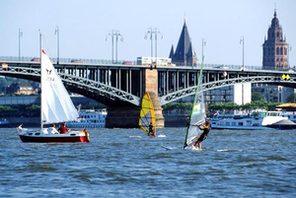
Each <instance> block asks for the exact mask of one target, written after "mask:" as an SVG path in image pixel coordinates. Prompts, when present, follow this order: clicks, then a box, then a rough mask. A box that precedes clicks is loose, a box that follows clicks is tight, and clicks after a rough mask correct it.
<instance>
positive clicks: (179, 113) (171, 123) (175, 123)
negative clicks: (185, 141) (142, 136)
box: [0, 109, 189, 128]
mask: <svg viewBox="0 0 296 198" xmlns="http://www.w3.org/2000/svg"><path fill="white" fill-rule="evenodd" d="M163 115H164V120H165V121H164V126H165V127H185V126H186V123H187V118H188V117H189V112H187V111H184V110H179V109H177V110H170V111H164V114H163ZM5 119H7V120H8V124H5V125H0V128H4V127H9V128H14V127H17V126H19V125H20V124H23V126H24V127H39V126H40V117H39V116H26V117H24V116H18V117H16V116H15V114H14V116H12V115H10V116H9V117H5Z"/></svg>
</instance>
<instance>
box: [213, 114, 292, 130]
mask: <svg viewBox="0 0 296 198" xmlns="http://www.w3.org/2000/svg"><path fill="white" fill-rule="evenodd" d="M289 123H290V127H292V128H293V123H291V122H289V119H288V118H287V117H284V116H283V115H282V113H281V112H280V111H253V112H252V113H250V114H236V115H235V114H222V115H219V114H217V115H215V116H213V117H212V118H211V127H212V128H213V129H239V130H263V129H268V128H278V129H280V128H281V125H283V124H285V126H286V127H289V126H288V125H289Z"/></svg>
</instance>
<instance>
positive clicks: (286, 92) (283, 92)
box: [252, 11, 294, 102]
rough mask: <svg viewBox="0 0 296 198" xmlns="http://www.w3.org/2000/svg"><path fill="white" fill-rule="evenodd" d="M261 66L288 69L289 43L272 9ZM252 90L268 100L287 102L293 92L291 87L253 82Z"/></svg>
mask: <svg viewBox="0 0 296 198" xmlns="http://www.w3.org/2000/svg"><path fill="white" fill-rule="evenodd" d="M262 47H263V60H262V68H263V69H267V70H288V69H289V51H288V50H289V45H288V43H287V42H286V38H285V37H284V36H283V29H282V27H281V25H280V23H279V19H278V18H277V13H276V11H274V17H273V19H272V20H271V25H270V26H269V28H268V31H267V39H266V37H265V39H264V43H263V46H262ZM252 91H253V92H257V93H260V94H261V95H262V96H264V98H265V99H266V100H267V101H269V102H287V99H288V97H289V96H291V95H292V94H293V93H294V89H293V88H289V87H282V86H271V85H262V84H254V85H253V88H252Z"/></svg>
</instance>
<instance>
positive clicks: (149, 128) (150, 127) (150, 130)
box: [148, 122, 155, 137]
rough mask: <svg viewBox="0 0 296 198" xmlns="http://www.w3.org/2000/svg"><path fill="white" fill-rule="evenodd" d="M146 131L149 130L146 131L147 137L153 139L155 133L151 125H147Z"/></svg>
mask: <svg viewBox="0 0 296 198" xmlns="http://www.w3.org/2000/svg"><path fill="white" fill-rule="evenodd" d="M148 130H149V131H148V136H152V137H155V132H154V130H153V125H152V123H151V122H150V123H149V126H148Z"/></svg>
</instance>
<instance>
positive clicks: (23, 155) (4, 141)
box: [0, 128, 296, 198]
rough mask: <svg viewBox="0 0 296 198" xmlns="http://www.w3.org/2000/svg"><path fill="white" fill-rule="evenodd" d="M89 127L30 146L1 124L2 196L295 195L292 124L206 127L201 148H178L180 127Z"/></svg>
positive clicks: (294, 133) (181, 137) (295, 139)
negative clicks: (85, 133) (62, 139)
mask: <svg viewBox="0 0 296 198" xmlns="http://www.w3.org/2000/svg"><path fill="white" fill-rule="evenodd" d="M89 132H90V136H91V142H90V143H67V144H61V143H60V144H56V143H51V144H36V143H35V144H34V143H22V142H21V141H20V140H19V138H18V135H17V132H16V131H15V130H14V129H0V137H1V142H0V148H1V152H0V174H1V177H0V197H22V198H23V197H296V159H295V156H296V155H295V152H296V131H295V130H288V131H277V130H266V131H227V130H212V131H211V132H210V135H209V137H208V139H206V140H205V141H204V144H203V146H204V149H203V150H202V151H190V150H183V149H182V146H183V141H184V133H185V128H164V129H160V130H159V132H160V133H161V134H164V135H165V137H158V138H156V139H151V138H149V137H146V136H145V135H144V134H143V133H142V132H141V131H140V130H138V129H92V130H89Z"/></svg>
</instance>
